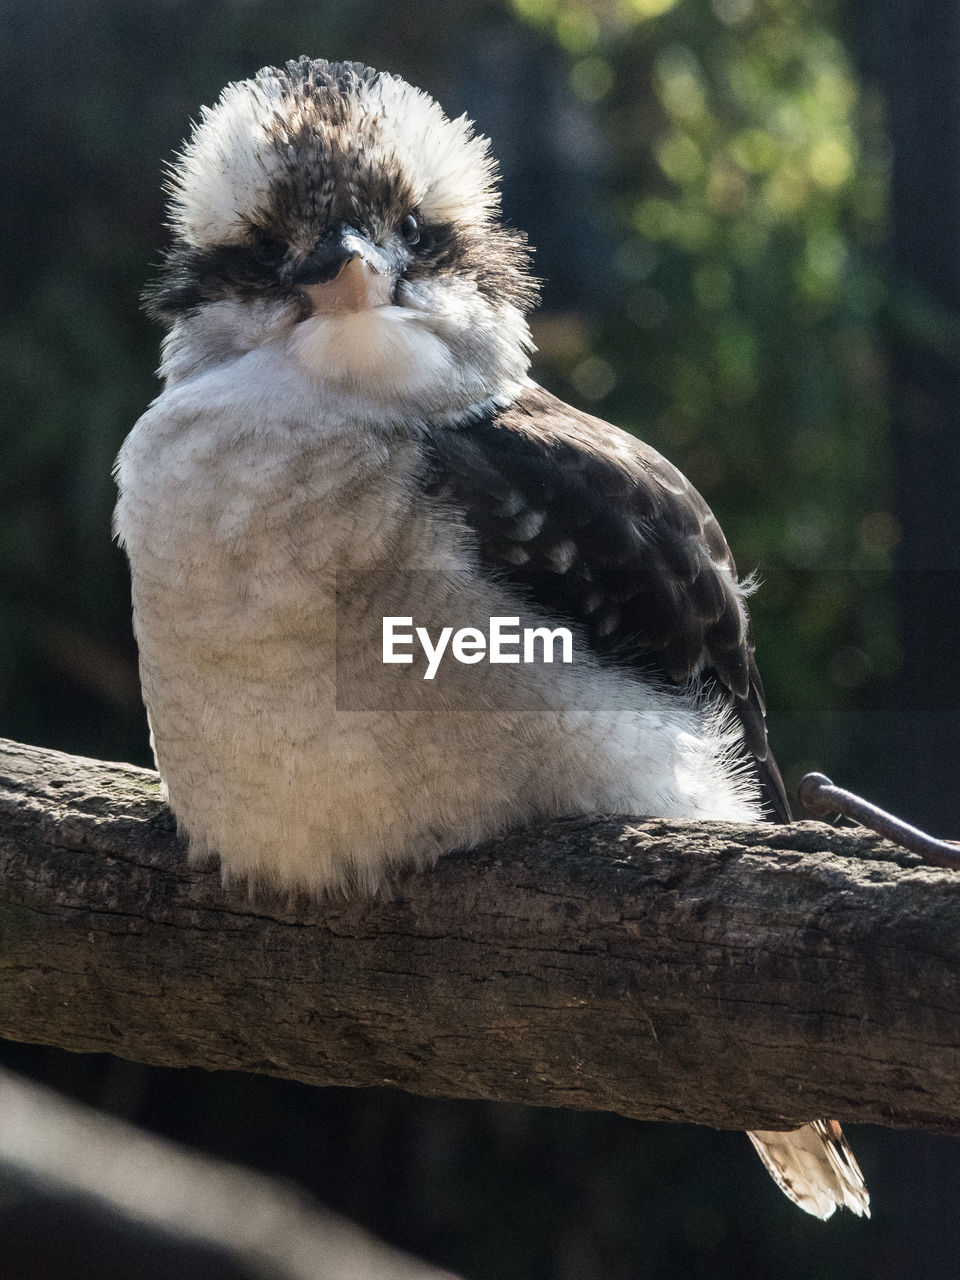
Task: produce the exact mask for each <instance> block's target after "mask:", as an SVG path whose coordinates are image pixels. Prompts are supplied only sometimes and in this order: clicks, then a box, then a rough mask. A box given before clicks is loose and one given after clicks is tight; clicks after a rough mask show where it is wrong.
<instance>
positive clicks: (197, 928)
mask: <svg viewBox="0 0 960 1280" xmlns="http://www.w3.org/2000/svg"><path fill="white" fill-rule="evenodd" d="M958 961H960V876H957V875H955V874H953V873H950V872H944V871H937V870H932V869H929V868H926V867H920V866H918V865H917V859H916V858H915V856H913V855H910V854H905V853H903V852H902V851H900V850H897V849H895V848H893V847H892V846H890V845H888V844H886V843H885V842H884V841H882V840H880V839H879V838H878V837H876V836H874V835H872V834H871V833H869V832H865V831H863V830H860V829H854V828H847V829H835V828H831V827H829V826H825V825H822V824H820V823H796V824H793V825H792V826H789V827H776V826H771V825H766V824H764V825H760V826H756V827H746V826H728V825H721V824H715V825H713V824H709V825H707V824H697V823H693V822H686V823H684V822H672V823H667V822H663V821H659V820H645V821H640V820H638V821H624V820H620V819H617V820H609V819H593V820H591V819H583V820H576V821H570V822H555V823H552V824H550V825H548V826H544V827H542V828H539V829H536V830H528V831H523V832H519V833H515V834H511V835H508V836H505V837H503V838H502V839H500V840H497V841H495V842H491V843H490V844H488V845H486V846H484V847H483V848H481V849H477V850H474V851H472V852H469V853H464V854H454V855H448V856H447V857H445V858H443V859H441V861H440V863H439V864H438V865H437V867H436V868H435V869H434V870H432V871H430V872H428V873H423V874H419V875H411V876H408V877H405V878H403V879H401V880H400V881H399V882H398V884H397V887H396V892H395V894H394V896H393V897H392V899H391V900H389V901H383V900H379V901H374V902H358V901H330V900H325V901H321V902H312V901H308V900H298V901H295V902H288V901H285V900H284V901H275V900H251V899H250V898H249V897H248V895H247V893H246V891H245V890H243V889H231V890H224V889H223V888H221V886H220V882H219V876H218V874H217V872H216V870H211V871H198V870H193V869H190V868H188V867H187V866H186V863H185V860H184V855H183V850H182V848H181V847H180V845H179V844H178V842H177V839H176V835H175V831H174V826H173V822H172V819H171V817H170V814H169V811H168V810H167V809H166V807H165V806H164V805H163V804H162V802H161V800H160V789H159V782H158V779H157V776H156V774H154V773H151V772H149V771H146V770H142V769H136V768H133V767H131V766H127V765H116V764H105V763H102V762H98V761H91V760H81V759H76V758H73V757H70V756H65V755H60V754H58V753H56V752H52V751H43V750H38V749H36V748H32V747H24V746H20V745H18V744H15V743H0V1035H4V1036H7V1037H9V1038H12V1039H18V1040H29V1041H38V1042H43V1043H49V1044H57V1045H60V1046H62V1047H64V1048H67V1049H73V1050H79V1051H98V1052H99V1051H108V1052H110V1053H114V1054H118V1055H120V1056H121V1057H126V1058H131V1059H134V1060H137V1061H141V1062H149V1063H156V1064H165V1065H173V1066H185V1065H188V1064H189V1065H193V1066H203V1067H207V1068H220V1067H223V1068H240V1069H243V1070H248V1071H250V1070H252V1071H262V1072H267V1073H270V1074H274V1075H281V1076H289V1077H293V1078H296V1079H298V1080H302V1081H307V1082H310V1083H315V1084H328V1085H333V1084H335V1085H380V1084H391V1085H397V1086H400V1087H401V1088H404V1089H408V1090H410V1091H412V1092H417V1093H423V1094H432V1095H439V1096H450V1097H460V1098H501V1099H511V1100H514V1101H520V1102H525V1103H535V1104H547V1105H550V1106H561V1107H579V1108H590V1109H600V1110H613V1111H617V1112H620V1113H621V1114H623V1115H627V1116H634V1117H638V1118H642V1119H658V1120H684V1121H693V1122H695V1123H698V1124H707V1125H713V1126H716V1127H720V1128H758V1127H759V1128H776V1127H778V1126H780V1127H787V1126H791V1125H795V1124H800V1123H802V1122H804V1121H806V1120H810V1119H812V1118H815V1117H817V1116H819V1115H835V1116H837V1117H838V1118H840V1119H842V1120H861V1121H872V1122H876V1123H880V1124H887V1125H897V1126H913V1127H917V1128H924V1129H930V1130H940V1131H944V1132H960V973H958V970H960V964H958Z"/></svg>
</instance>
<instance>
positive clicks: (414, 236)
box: [400, 213, 420, 247]
mask: <svg viewBox="0 0 960 1280" xmlns="http://www.w3.org/2000/svg"><path fill="white" fill-rule="evenodd" d="M400 234H401V235H402V236H403V238H404V240H406V242H407V244H408V245H410V246H411V247H412V246H413V245H415V244H419V243H420V223H419V222H418V221H417V220H416V218H415V217H414V216H413V214H412V213H408V214H407V216H406V217H405V218H404V220H403V221H402V222H401V223H400Z"/></svg>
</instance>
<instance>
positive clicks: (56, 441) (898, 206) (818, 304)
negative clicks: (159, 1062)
mask: <svg viewBox="0 0 960 1280" xmlns="http://www.w3.org/2000/svg"><path fill="white" fill-rule="evenodd" d="M0 36H2V44H0V107H2V119H3V121H4V124H3V132H2V135H0V153H2V172H3V174H4V182H3V184H2V186H0V208H2V212H3V225H4V227H5V230H6V234H5V235H4V237H3V240H2V249H0V253H2V255H3V263H4V271H3V282H4V284H3V295H2V316H0V385H2V388H3V398H2V403H3V419H2V424H0V431H2V439H3V444H4V451H5V455H6V460H5V465H4V466H3V468H2V471H0V733H3V734H4V735H5V736H8V737H13V738H19V739H21V740H24V741H28V742H33V743H37V744H41V745H49V746H53V747H58V748H61V749H64V750H68V751H74V752H78V753H81V754H87V755H93V756H100V757H107V758H116V759H123V760H130V761H134V762H137V763H140V764H150V763H151V759H150V754H149V748H148V744H147V733H146V725H145V719H144V715H143V712H142V708H141V704H140V698H139V690H138V684H137V674H136V655H135V649H134V645H133V640H132V635H131V630H130V620H129V613H130V610H129V588H128V580H127V574H126V567H125V563H124V561H123V557H122V556H121V555H120V553H119V552H118V551H117V549H116V547H114V546H113V545H112V543H111V538H110V515H111V509H112V505H113V501H114V489H113V484H112V481H111V478H110V468H111V464H112V461H113V458H114V456H115V454H116V451H117V449H118V447H119V444H120V442H121V440H122V439H123V436H124V435H125V434H126V432H127V431H128V430H129V428H130V426H131V425H132V423H133V422H134V420H135V419H136V418H137V416H138V415H139V413H140V412H142V410H143V408H144V407H145V406H146V404H147V403H148V402H149V400H150V399H151V397H152V396H153V395H154V394H155V393H156V391H157V389H158V388H157V384H156V383H155V381H154V380H153V375H152V370H153V368H154V367H155V365H156V362H157V345H158V337H159V335H158V333H157V332H156V331H154V330H152V329H151V327H150V325H149V324H148V323H147V322H146V321H145V320H144V319H143V317H142V316H141V315H140V313H139V310H138V294H139V291H140V289H141V288H142V286H143V284H144V283H145V281H146V280H147V279H148V278H149V277H150V275H151V272H152V271H153V270H154V268H155V266H156V263H157V261H158V251H159V249H160V247H161V246H162V244H163V243H164V239H165V233H164V229H163V225H162V224H163V205H162V192H161V183H162V166H163V163H164V161H167V160H169V159H170V157H171V155H172V153H173V152H174V150H175V149H176V147H177V146H178V144H179V142H180V140H181V139H182V137H183V136H184V134H185V132H186V131H187V128H188V123H189V121H190V119H191V117H193V116H195V115H196V113H197V111H198V108H199V106H200V104H201V103H204V102H210V101H212V100H213V99H214V98H215V97H216V96H217V94H218V93H219V91H220V89H221V88H222V87H223V85H224V84H225V83H227V82H228V81H229V80H232V79H240V78H244V77H246V76H248V75H251V74H252V73H253V72H254V71H256V69H257V68H258V67H260V66H262V65H264V64H266V63H277V62H282V61H285V60H286V59H287V58H289V57H294V56H297V55H299V54H301V53H307V54H310V55H311V56H324V57H333V58H341V57H348V58H355V59H358V60H362V61H366V62H369V63H372V64H373V65H375V66H378V67H381V68H385V69H388V70H393V71H398V72H400V73H401V74H403V75H404V76H405V77H406V78H407V79H409V80H411V81H412V82H414V83H416V84H418V85H421V86H422V87H424V88H426V89H427V90H429V91H430V92H431V93H432V94H433V95H434V96H435V97H437V98H438V99H439V101H440V102H441V103H442V104H443V105H444V106H445V108H446V109H447V111H448V112H450V113H451V114H458V113H460V112H463V111H466V112H467V113H468V114H469V115H470V116H471V117H472V118H473V119H475V120H476V121H477V123H478V125H479V127H480V129H481V130H482V131H483V132H485V133H488V134H489V135H490V136H491V138H492V139H493V144H494V151H495V153H496V154H497V155H498V157H499V159H500V163H501V169H502V173H503V181H504V208H505V214H506V217H507V219H508V220H509V221H510V222H512V223H514V224H516V225H519V226H522V227H523V228H525V229H526V230H527V231H528V232H529V234H530V238H531V240H532V242H533V244H534V245H535V246H536V249H537V256H536V268H537V272H538V274H539V275H540V276H541V278H542V279H543V280H544V293H543V306H542V307H541V308H540V310H539V312H538V314H537V317H536V320H535V325H534V335H535V338H536V341H537V344H538V347H539V355H538V357H537V359H536V362H535V373H536V374H537V375H538V376H539V378H540V379H541V380H542V381H543V382H544V383H545V384H547V385H548V386H550V387H551V389H553V390H555V391H556V392H557V393H558V394H560V395H561V396H562V397H564V398H565V399H568V400H570V401H572V402H573V403H575V404H578V405H579V406H581V407H583V408H586V409H588V410H590V411H591V412H595V413H598V414H600V415H601V416H603V417H607V418H610V419H612V420H613V421H616V422H618V423H619V424H621V425H622V426H624V427H626V428H627V429H629V430H631V431H634V432H636V433H637V434H639V435H641V436H642V437H643V438H644V439H646V440H648V441H650V442H651V443H652V444H654V445H655V446H656V447H657V448H659V449H661V451H663V452H664V453H666V454H667V455H668V456H669V457H670V458H671V459H672V460H673V461H674V462H676V463H677V464H678V465H679V466H680V467H681V468H682V469H683V470H684V471H685V472H686V473H687V474H688V475H689V476H690V477H691V478H692V479H693V481H694V482H695V483H696V484H697V486H698V487H699V488H700V489H701V490H702V491H703V493H704V494H705V496H706V497H707V499H708V501H709V502H710V503H711V505H712V506H713V508H714V510H715V511H716V513H717V515H718V516H719V518H720V520H721V523H722V525H723V527H724V529H725V530H726V532H727V535H728V538H729V541H730V543H731V545H732V547H733V548H734V551H735V554H736V556H737V560H738V564H739V566H740V568H741V571H742V572H745V573H746V572H752V571H754V570H756V571H757V572H758V574H759V578H760V581H761V583H762V587H761V590H760V591H759V593H758V594H757V596H756V597H755V599H754V605H753V612H754V617H755V624H756V632H757V640H758V657H759V661H760V667H761V671H762V672H763V674H764V679H765V681H766V684H767V692H768V701H769V704H770V708H771V713H770V725H771V737H772V740H773V743H774V749H775V751H776V752H777V754H778V756H779V758H780V760H781V764H782V766H783V768H784V772H785V774H786V776H787V779H788V782H793V783H795V782H796V780H797V778H798V777H799V776H800V774H801V773H802V772H804V771H806V769H808V768H811V767H817V768H819V769H822V770H824V771H825V772H827V773H829V774H831V776H833V777H834V778H835V779H836V780H837V781H840V782H842V783H844V784H846V785H850V786H853V787H855V788H859V789H862V790H864V791H866V792H867V793H868V794H869V795H871V796H872V797H873V798H874V799H876V800H878V801H880V802H881V803H884V804H886V805H888V806H890V807H894V808H898V809H900V810H901V811H903V812H904V814H905V816H908V817H910V818H911V819H913V820H915V821H918V822H921V823H928V824H930V825H932V826H933V827H934V828H936V829H937V830H938V831H939V832H941V833H942V834H946V835H953V836H956V835H958V834H960V820H958V814H957V804H956V800H955V795H956V786H955V783H954V776H955V773H956V768H957V764H958V762H960V728H958V724H960V717H958V714H957V712H958V709H960V645H958V640H957V635H956V634H955V633H956V631H957V626H956V624H957V621H958V619H960V593H958V585H957V584H958V581H960V564H958V559H960V543H958V539H957V520H956V499H955V495H956V492H957V485H958V480H960V476H958V472H960V454H958V443H957V441H958V436H957V431H956V423H955V418H956V409H955V406H956V405H957V403H958V402H960V357H958V351H960V323H958V312H960V305H958V304H960V268H958V264H957V257H958V254H957V249H958V245H960V89H958V87H957V86H958V85H960V13H958V7H957V6H956V5H955V4H951V3H947V0H937V2H936V3H934V2H932V0H917V2H916V3H913V4H910V3H908V0H900V2H899V3H898V2H897V0H869V2H865V3H861V4H859V5H853V4H848V5H843V4H840V3H830V2H829V0H821V2H819V3H814V2H813V0H432V2H431V3H426V0H411V2H410V3H406V4H399V3H392V4H391V3H389V2H388V0H354V3H351V4H349V5H347V4H333V3H325V2H323V0H312V2H310V3H308V2H307V0H291V2H290V3H286V4H284V5H281V6H278V5H268V4H266V3H262V0H199V2H194V3H185V2H183V0H155V2H154V3H151V4H146V3H143V2H142V0H139V2H134V3H130V2H127V0H96V2H94V0H77V2H75V3H72V4H70V5H67V4H65V3H54V2H53V0H32V2H31V3H27V2H26V0H6V2H5V3H3V4H2V5H0ZM0 1049H2V1052H0V1061H5V1062H7V1063H9V1064H10V1065H15V1066H18V1067H20V1068H21V1069H23V1070H27V1071H29V1072H31V1073H33V1074H35V1075H37V1076H39V1077H42V1078H45V1079H48V1080H50V1081H52V1082H53V1083H55V1084H57V1085H58V1086H59V1087H61V1088H63V1089H65V1090H66V1091H68V1092H72V1093H74V1094H76V1095H77V1096H82V1097H84V1098H86V1099H88V1100H91V1101H94V1102H95V1103H97V1104H98V1105H100V1106H103V1107H105V1108H108V1109H110V1110H114V1111H116V1112H118V1113H119V1114H122V1115H124V1116H127V1117H128V1118H131V1119H133V1120H136V1121H138V1122H139V1123H143V1124H146V1125H148V1126H151V1127H153V1128H155V1129H157V1130H158V1131H161V1132H165V1133H171V1134H175V1135H176V1136H180V1137H183V1138H186V1139H188V1140H191V1141H194V1142H197V1143H199V1144H202V1145H204V1146H205V1147H206V1148H207V1149H208V1150H211V1151H213V1152H215V1153H218V1154H224V1155H228V1156H230V1157H231V1158H236V1159H241V1160H246V1161H248V1162H251V1163H255V1164H257V1165H260V1166H262V1167H264V1168H268V1169H271V1170H273V1171H275V1172H281V1173H284V1174H288V1175H290V1176H292V1177H295V1178H297V1179H298V1180H300V1181H301V1182H302V1183H303V1184H304V1185H306V1186H308V1187H310V1188H311V1189H313V1190H314V1191H316V1192H317V1193H318V1194H319V1195H320V1196H321V1197H322V1198H323V1199H324V1200H326V1201H327V1202H328V1203H330V1204H331V1205H333V1206H334V1207H337V1208H340V1209H342V1210H344V1211H345V1212H347V1213H349V1214H351V1215H352V1216H354V1217H355V1218H356V1219H357V1220H358V1221H360V1222H361V1223H363V1224H365V1225H367V1226H369V1227H371V1228H373V1229H374V1230H377V1231H379V1232H380V1233H381V1234H383V1235H384V1236H385V1237H386V1238H388V1239H391V1240H394V1241H396V1242H398V1243H401V1244H403V1245H405V1246H407V1247H409V1248H411V1249H413V1250H415V1251H419V1252H421V1253H422V1254H424V1255H426V1256H429V1257H431V1258H432V1259H435V1260H436V1261H438V1262H442V1263H445V1264H446V1265H448V1266H450V1267H453V1268H455V1269H458V1270H460V1271H462V1272H464V1273H465V1274H466V1275H467V1276H470V1277H473V1278H474V1280H485V1278H487V1277H490V1278H491V1280H492V1278H493V1277H499V1278H501V1280H513V1278H514V1277H516V1278H518V1280H519V1278H520V1277H530V1278H537V1277H543V1278H544V1280H547V1278H549V1280H554V1278H555V1280H594V1278H596V1280H620V1278H621V1277H623V1278H624V1280H627V1278H629V1277H637V1276H642V1277H651V1278H652V1280H660V1278H661V1277H663V1278H666V1277H700V1276H703V1277H708V1276H709V1277H727V1276H729V1277H737V1278H738V1280H749V1278H751V1277H765V1276H769V1275H771V1274H774V1273H776V1274H777V1275H778V1276H780V1277H784V1278H786V1280H789V1278H791V1277H798V1278H799V1277H805V1278H806V1280H811V1278H814V1280H815V1278H817V1277H833V1276H841V1275H842V1276H844V1277H860V1276H863V1277H866V1276H870V1277H899V1276H903V1275H906V1274H907V1273H908V1272H909V1274H910V1275H912V1276H914V1277H926V1276H930V1277H936V1278H937V1280H942V1278H943V1277H949V1276H951V1275H955V1274H958V1270H960V1264H958V1263H957V1262H956V1258H957V1257H958V1256H960V1227H956V1226H954V1225H953V1222H952V1219H953V1217H954V1215H953V1213H952V1208H953V1198H952V1196H951V1195H950V1190H951V1186H950V1184H951V1183H955V1182H956V1180H957V1178H958V1177H960V1149H958V1148H957V1147H956V1146H955V1145H954V1144H953V1143H952V1142H950V1141H949V1140H947V1139H933V1138H919V1137H916V1136H912V1135H903V1134H897V1133H894V1132H887V1131H862V1132H855V1133H854V1134H853V1135H852V1136H853V1144H854V1146H855V1148H856V1150H857V1153H858V1155H859V1156H860V1158H861V1162H862V1164H863V1165H864V1167H865V1170H866V1172H867V1175H868V1180H869V1181H870V1184H871V1189H872V1190H873V1193H874V1202H875V1207H876V1216H875V1218H874V1220H873V1222H872V1223H870V1224H864V1223H859V1222H856V1221H854V1220H852V1219H849V1218H847V1219H841V1220H839V1221H837V1220H835V1221H834V1222H833V1223H831V1224H829V1225H827V1226H823V1225H822V1224H820V1223H817V1222H814V1221H813V1220H812V1219H808V1218H806V1217H805V1216H804V1215H802V1214H800V1213H799V1211H797V1210H795V1209H793V1208H792V1207H791V1206H790V1205H788V1204H787V1202H786V1201H785V1200H783V1199H782V1197H781V1196H780V1195H779V1193H778V1192H777V1191H776V1190H775V1188H774V1187H773V1185H772V1183H770V1182H769V1180H768V1179H767V1176H766V1174H765V1173H764V1172H763V1171H762V1169H761V1167H760V1164H759V1162H758V1161H756V1159H755V1158H754V1157H753V1156H752V1154H751V1152H750V1150H749V1148H748V1145H747V1143H746V1140H745V1139H744V1138H742V1136H740V1135H730V1134H719V1133H711V1132H709V1131H705V1130H699V1129H685V1128H682V1127H658V1126H645V1125H639V1124H635V1123H630V1122H627V1121H624V1120H621V1119H619V1118H617V1117H612V1116H593V1115H577V1114H571V1113H552V1112H546V1111H543V1112H541V1111H535V1110H523V1109H519V1108H515V1107H504V1106H497V1105H494V1104H489V1105H483V1104H451V1103H435V1102H426V1101H423V1100H419V1099H414V1098H408V1097H404V1096H401V1095H397V1094H392V1093H390V1092H389V1091H383V1092H380V1093H378V1092H364V1093H349V1092H347V1091H338V1090H308V1089H305V1088H301V1087H298V1086H295V1085H292V1084H284V1083H282V1082H278V1081H271V1080H266V1079H251V1078H248V1077H239V1076H229V1075H218V1076H210V1075H207V1074H205V1073H202V1072H181V1073H176V1072H160V1071H152V1070H148V1069H146V1068H142V1067H139V1066H134V1065H132V1064H125V1063H120V1062H115V1061H112V1060H109V1059H97V1058H76V1057H72V1056H70V1055H67V1054H63V1053H57V1052H56V1051H52V1050H41V1049H36V1048H29V1047H25V1046H16V1045H6V1046H0Z"/></svg>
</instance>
